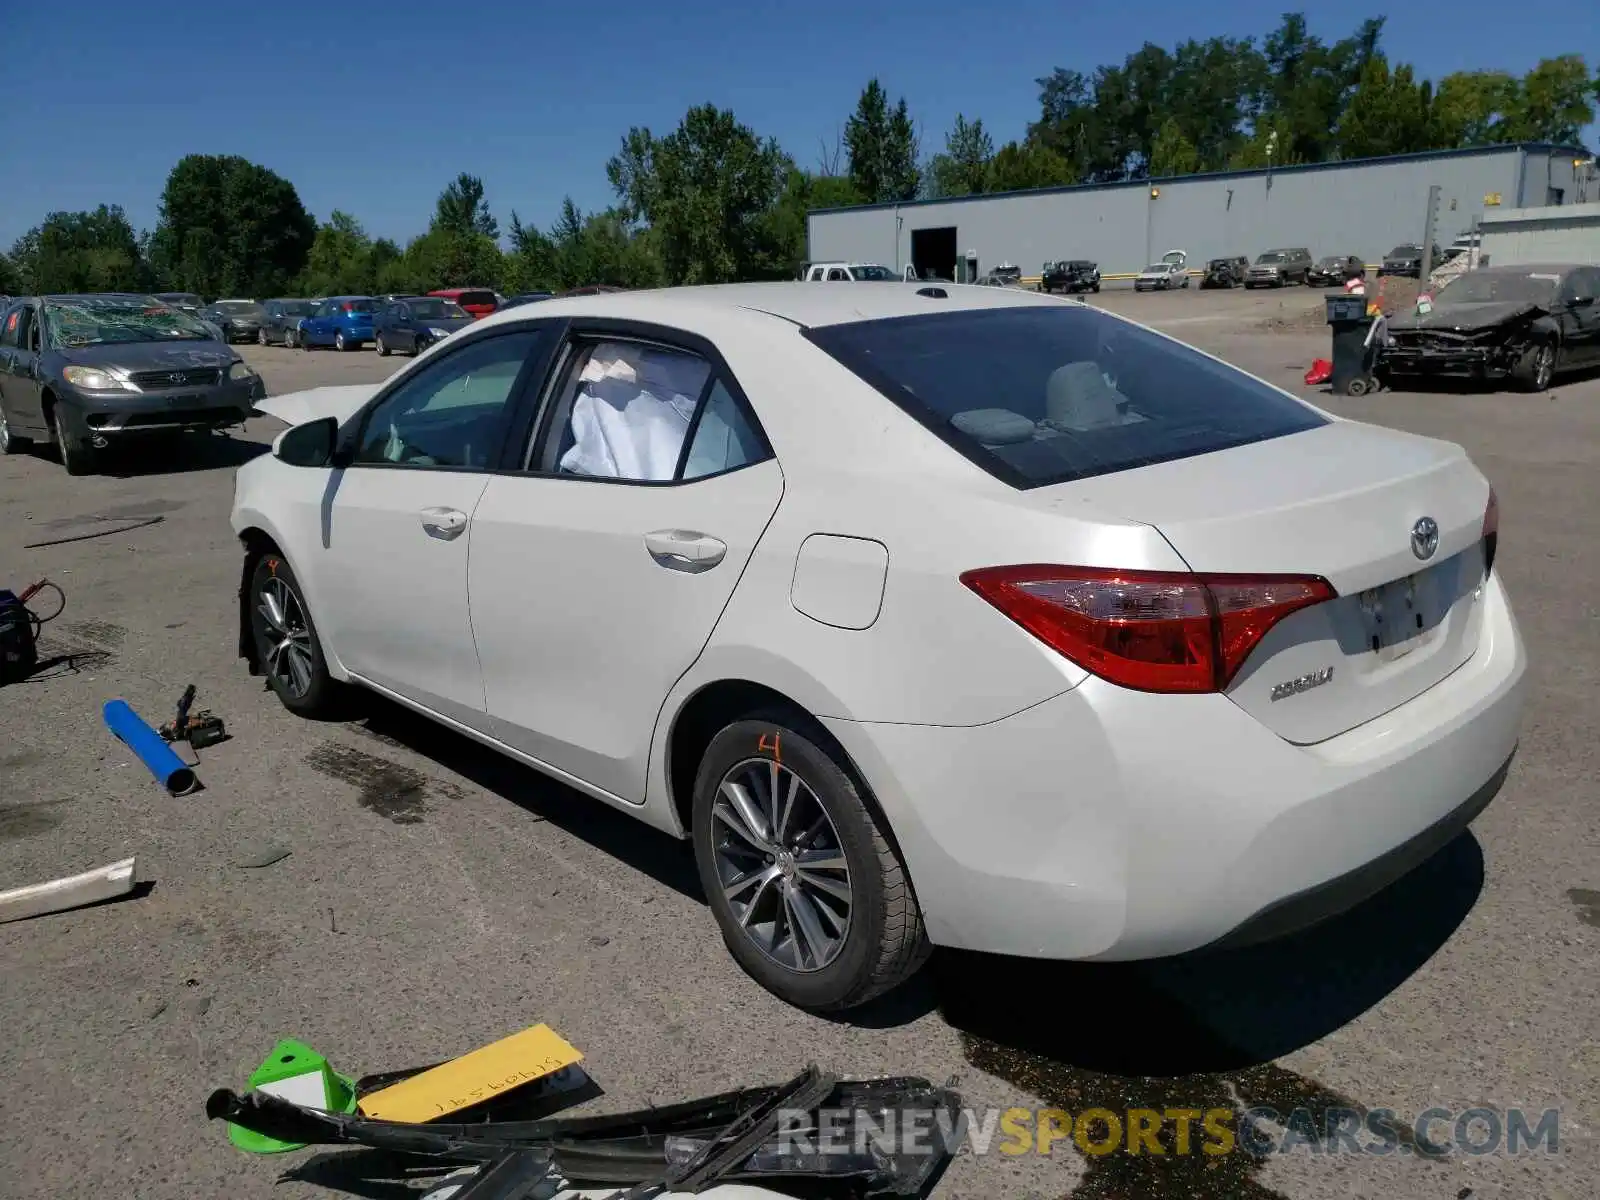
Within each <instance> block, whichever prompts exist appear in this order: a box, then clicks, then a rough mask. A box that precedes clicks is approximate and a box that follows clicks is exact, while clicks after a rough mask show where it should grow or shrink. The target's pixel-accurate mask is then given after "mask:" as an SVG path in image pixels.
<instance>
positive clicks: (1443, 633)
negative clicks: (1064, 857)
mask: <svg viewBox="0 0 1600 1200" xmlns="http://www.w3.org/2000/svg"><path fill="white" fill-rule="evenodd" d="M1033 494H1034V495H1036V496H1037V497H1038V498H1039V500H1040V501H1042V502H1044V503H1046V504H1050V505H1053V506H1059V507H1060V508H1061V509H1062V510H1064V511H1070V512H1073V513H1075V514H1079V515H1082V514H1083V513H1084V511H1085V509H1089V510H1091V511H1094V512H1096V513H1099V514H1102V515H1105V516H1108V517H1109V516H1114V517H1119V518H1122V519H1127V520H1136V521H1142V522H1145V523H1147V524H1149V525H1153V526H1155V527H1156V528H1157V529H1158V530H1160V532H1161V533H1162V535H1163V536H1164V537H1165V538H1166V539H1167V541H1168V542H1170V543H1171V545H1172V547H1173V549H1175V550H1176V551H1177V552H1178V554H1179V555H1181V556H1182V557H1183V559H1184V561H1185V562H1187V563H1188V564H1189V566H1190V567H1191V569H1193V570H1195V571H1198V572H1228V573H1241V574H1297V575H1320V576H1322V577H1323V578H1324V579H1327V580H1328V581H1329V582H1330V583H1331V584H1333V586H1334V588H1335V589H1336V590H1337V591H1338V593H1339V595H1338V597H1337V598H1336V599H1334V600H1331V601H1328V602H1326V603H1323V604H1319V605H1315V606H1313V607H1311V608H1308V609H1303V610H1302V611H1300V612H1297V613H1294V614H1292V615H1291V616H1289V617H1288V618H1286V619H1285V620H1283V621H1282V622H1280V623H1279V624H1278V625H1276V626H1275V627H1274V628H1273V629H1272V630H1271V631H1270V632H1269V633H1268V634H1267V636H1266V637H1265V638H1263V639H1262V641H1261V643H1260V645H1258V646H1257V647H1256V648H1255V650H1254V651H1253V652H1252V653H1251V655H1250V657H1249V658H1248V659H1247V660H1246V662H1245V664H1244V666H1243V668H1242V669H1241V670H1240V671H1239V673H1238V675H1237V676H1235V678H1234V680H1233V682H1232V683H1231V684H1230V685H1229V687H1228V691H1227V694H1228V696H1229V697H1230V699H1232V700H1233V701H1234V702H1235V703H1237V704H1238V705H1239V706H1240V707H1241V708H1243V709H1245V710H1246V711H1247V712H1249V713H1251V715H1253V716H1255V717H1256V718H1257V719H1259V720H1260V721H1261V722H1262V723H1263V724H1265V725H1267V726H1268V727H1269V728H1271V729H1272V730H1273V731H1274V732H1276V733H1277V734H1278V735H1279V736H1281V737H1283V738H1284V739H1286V740H1288V741H1290V742H1294V743H1297V744H1310V743H1313V742H1319V741H1322V740H1324V739H1326V738H1330V737H1335V736H1337V735H1338V734H1341V733H1343V732H1345V731H1346V730H1349V729H1353V728H1354V727H1356V726H1357V725H1361V724H1363V723H1364V722H1366V721H1370V720H1372V719H1373V718H1375V717H1379V716H1382V715H1383V714H1384V713H1386V712H1388V711H1390V710H1391V709H1393V708H1396V707H1398V706H1399V705H1401V704H1404V703H1405V702H1406V701H1408V700H1410V699H1412V698H1414V697H1415V696H1417V695H1419V694H1420V693H1422V692H1424V691H1426V690H1427V689H1428V688H1430V687H1432V686H1433V685H1434V684H1436V683H1438V682H1439V681H1440V680H1441V679H1444V678H1445V677H1446V676H1447V675H1449V674H1450V673H1451V672H1452V671H1454V670H1455V669H1456V668H1458V667H1459V666H1461V665H1462V664H1463V663H1464V662H1466V661H1467V660H1468V659H1469V658H1470V657H1471V656H1472V653H1473V650H1474V648H1475V647H1476V645H1477V642H1478V627H1479V621H1480V619H1481V614H1480V609H1481V605H1480V603H1479V598H1480V585H1481V584H1482V582H1483V577H1484V569H1483V562H1484V559H1483V545H1482V531H1483V517H1484V510H1485V508H1486V506H1487V504H1488V498H1489V485H1488V482H1487V481H1486V480H1485V479H1484V478H1483V476H1482V474H1481V473H1480V472H1479V471H1478V469H1477V468H1476V467H1475V466H1473V464H1472V462H1471V460H1470V459H1468V458H1467V456H1466V454H1465V452H1464V451H1463V450H1461V448H1460V447H1458V446H1454V445H1451V444H1449V443H1446V442H1440V441H1435V440H1433V439H1431V438H1422V437H1415V436H1412V435H1410V434H1404V433H1398V432H1395V431H1393V430H1388V429H1380V428H1377V427H1376V426H1371V425H1365V424H1361V423H1359V422H1354V421H1334V422H1333V423H1331V424H1329V425H1326V426H1322V427H1320V428H1318V429H1313V430H1309V431H1306V432H1304V433H1296V434H1291V435H1289V436H1287V437H1280V438H1274V439H1271V440H1269V441H1265V442H1258V443H1255V444H1253V445H1249V446H1240V447H1236V448H1234V449H1231V450H1223V451H1218V452H1216V453H1213V454H1204V455H1197V456H1195V457H1192V458H1186V459H1180V460H1177V461H1174V462H1167V463H1159V464H1156V465H1153V466H1148V467H1142V468H1139V469H1137V470H1131V471H1123V472H1119V473H1116V474H1112V475H1103V476H1097V477H1095V478H1091V479H1085V480H1079V481H1076V482H1073V483H1066V484H1060V485H1057V486H1055V487H1050V488H1041V489H1039V490H1038V491H1037V492H1036V493H1033ZM1424 518H1428V519H1430V520H1431V521H1432V522H1433V525H1434V527H1435V528H1436V530H1437V544H1436V547H1435V548H1434V550H1433V552H1432V553H1431V554H1429V555H1428V556H1427V557H1426V558H1423V557H1421V556H1420V555H1419V554H1418V553H1417V552H1416V551H1414V550H1413V548H1412V533H1413V530H1414V528H1415V526H1416V525H1417V523H1418V522H1419V521H1422V520H1423V519H1424ZM1424 541H1426V539H1424ZM1375 639H1376V640H1375Z"/></svg>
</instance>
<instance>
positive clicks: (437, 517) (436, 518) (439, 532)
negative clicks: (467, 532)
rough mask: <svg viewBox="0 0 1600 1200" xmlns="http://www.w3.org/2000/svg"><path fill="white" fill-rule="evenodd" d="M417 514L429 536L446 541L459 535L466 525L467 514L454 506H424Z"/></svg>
mask: <svg viewBox="0 0 1600 1200" xmlns="http://www.w3.org/2000/svg"><path fill="white" fill-rule="evenodd" d="M418 515H419V516H420V517H421V518H422V528H423V529H424V530H425V531H426V532H427V534H428V536H429V537H431V538H439V539H440V540H442V541H446V542H448V541H449V540H450V539H451V538H456V537H460V536H461V531H462V530H463V529H465V528H466V527H467V514H466V513H464V512H462V511H461V510H460V509H456V508H425V509H423V510H422V512H421V513H419V514H418Z"/></svg>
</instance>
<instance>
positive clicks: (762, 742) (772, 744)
mask: <svg viewBox="0 0 1600 1200" xmlns="http://www.w3.org/2000/svg"><path fill="white" fill-rule="evenodd" d="M756 751H757V752H758V753H762V754H771V755H772V761H773V762H776V763H781V762H782V761H783V734H781V733H770V734H769V733H764V734H762V735H761V737H760V738H759V739H757V741H756Z"/></svg>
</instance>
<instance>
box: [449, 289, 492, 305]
mask: <svg viewBox="0 0 1600 1200" xmlns="http://www.w3.org/2000/svg"><path fill="white" fill-rule="evenodd" d="M456 303H457V304H459V305H461V306H462V307H463V308H465V307H466V306H467V305H469V304H470V305H472V307H474V308H478V307H480V306H482V305H488V306H489V307H490V308H493V307H494V304H495V300H494V293H493V292H462V293H461V295H459V296H457V297H456Z"/></svg>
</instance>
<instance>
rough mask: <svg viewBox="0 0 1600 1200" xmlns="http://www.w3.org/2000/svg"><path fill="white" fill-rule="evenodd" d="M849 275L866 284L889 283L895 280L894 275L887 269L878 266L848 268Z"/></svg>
mask: <svg viewBox="0 0 1600 1200" xmlns="http://www.w3.org/2000/svg"><path fill="white" fill-rule="evenodd" d="M850 273H851V274H852V275H854V276H855V277H856V279H858V280H860V281H863V282H866V283H889V282H892V281H893V280H894V279H895V278H896V276H895V273H894V272H893V271H891V270H889V268H888V267H878V266H858V267H851V268H850Z"/></svg>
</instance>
